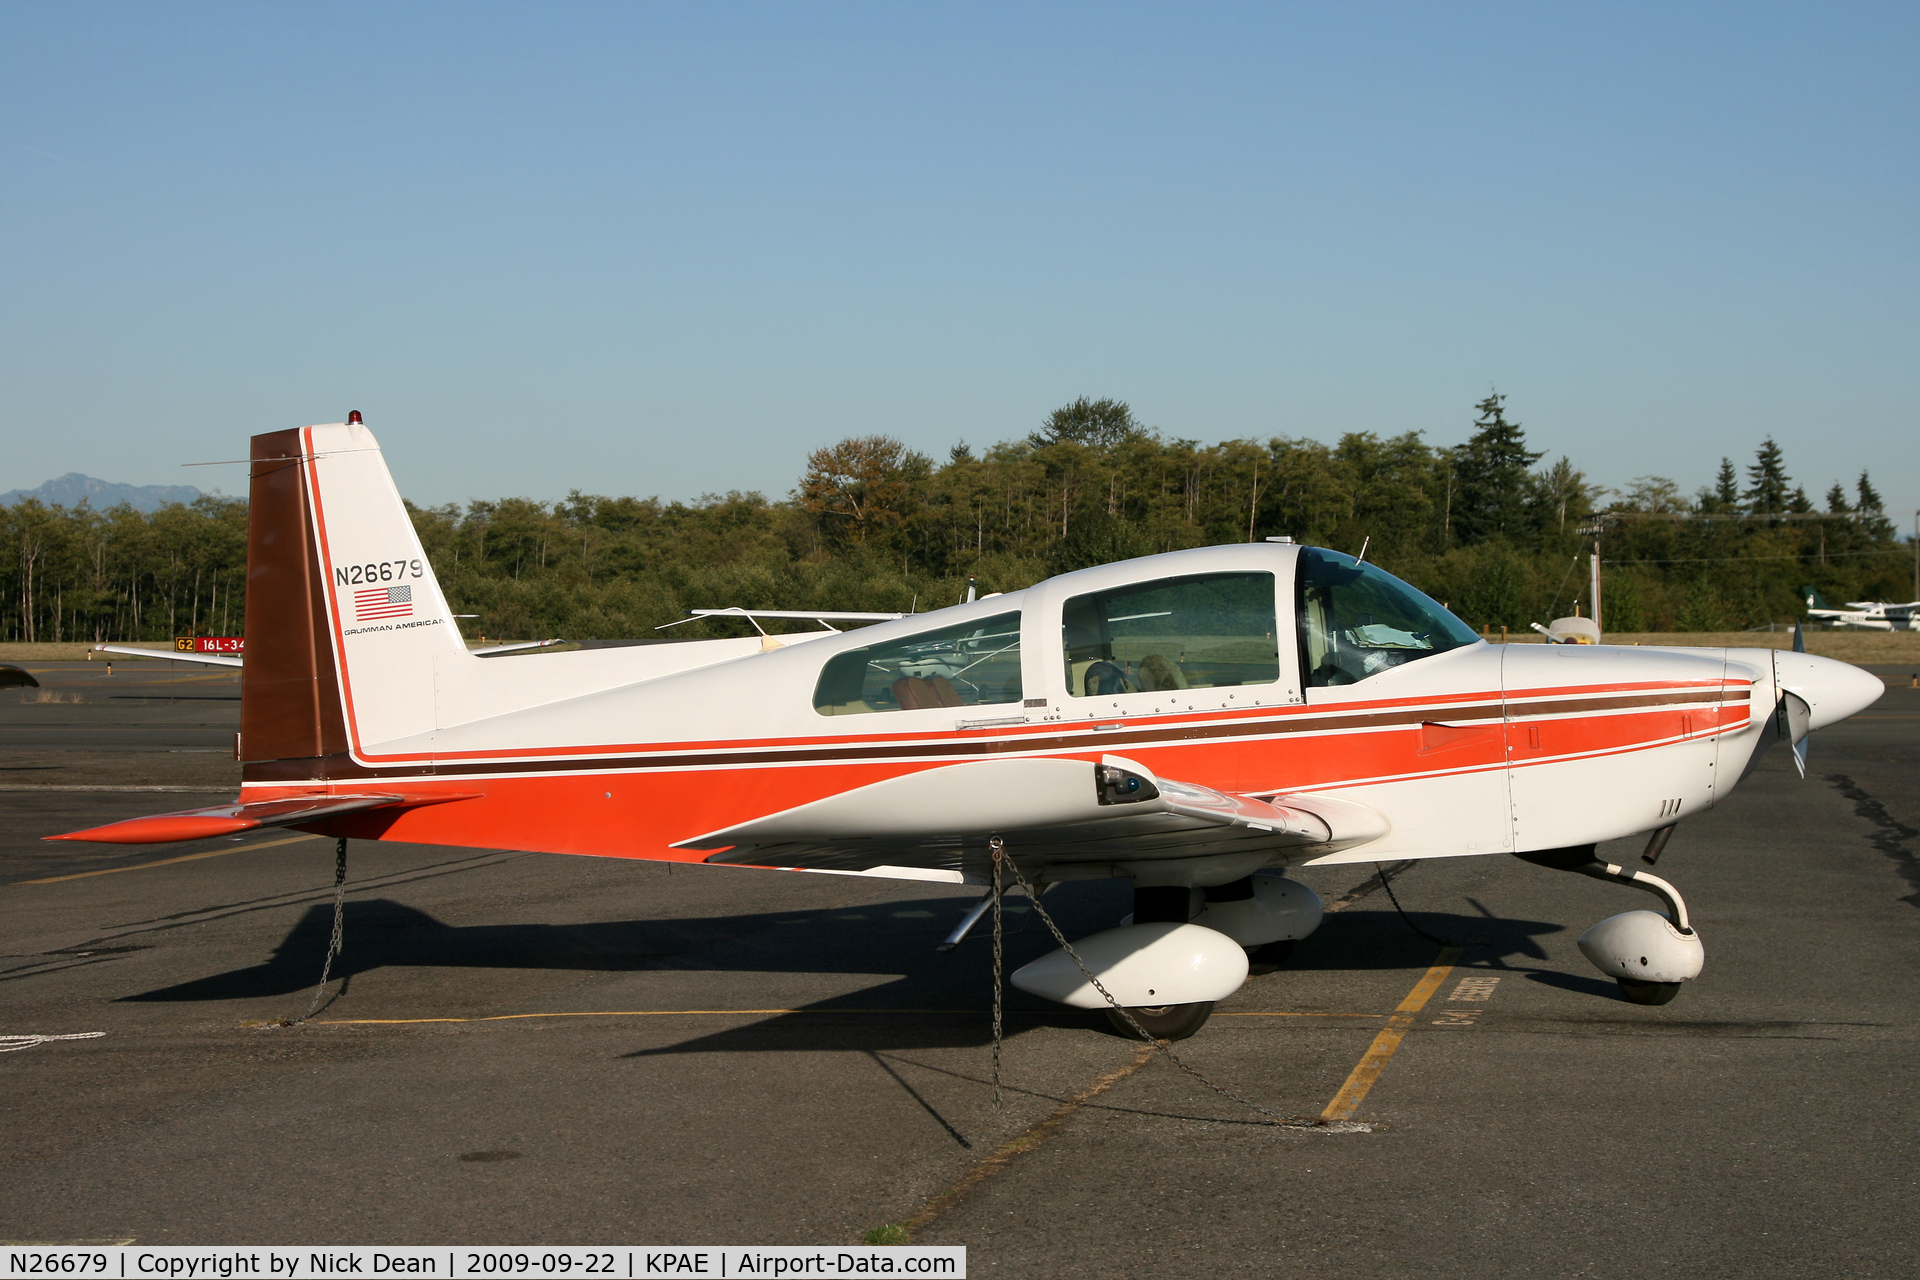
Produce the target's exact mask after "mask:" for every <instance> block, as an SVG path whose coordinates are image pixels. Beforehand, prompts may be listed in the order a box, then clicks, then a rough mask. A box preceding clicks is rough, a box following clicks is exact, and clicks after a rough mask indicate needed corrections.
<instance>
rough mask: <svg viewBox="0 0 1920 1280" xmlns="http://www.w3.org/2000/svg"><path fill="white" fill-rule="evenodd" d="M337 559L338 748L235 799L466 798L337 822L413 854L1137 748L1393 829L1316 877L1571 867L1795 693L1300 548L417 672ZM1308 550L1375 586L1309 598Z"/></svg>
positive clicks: (633, 838) (1245, 549) (1104, 569)
mask: <svg viewBox="0 0 1920 1280" xmlns="http://www.w3.org/2000/svg"><path fill="white" fill-rule="evenodd" d="M321 543H322V546H323V547H330V546H331V545H333V544H331V543H330V542H329V540H328V539H327V538H326V537H325V536H324V535H323V536H322V539H321ZM323 554H327V555H329V557H330V558H329V559H328V562H327V563H326V564H324V565H323V566H322V567H323V570H324V573H325V576H326V580H327V582H328V583H329V588H328V590H329V596H328V609H329V630H330V631H331V633H332V634H331V636H330V639H331V640H332V642H333V645H334V647H335V651H336V652H335V656H336V660H337V662H338V665H339V672H340V679H341V683H342V685H343V694H342V697H343V699H344V701H345V704H346V710H347V717H346V718H347V722H348V723H347V730H348V737H349V740H350V741H349V745H348V749H347V750H346V751H343V752H335V753H332V754H331V755H328V756H325V757H318V758H314V759H310V760H282V761H268V762H254V763H250V764H249V765H248V767H247V770H246V774H247V779H246V783H245V789H244V796H243V798H244V799H247V800H261V799H268V798H273V797H276V796H280V795H296V794H311V793H312V792H313V791H314V790H315V789H316V788H325V789H328V790H337V791H349V790H368V789H385V788H403V789H404V790H405V791H406V792H408V793H409V794H417V793H422V792H434V791H445V792H447V793H449V794H455V793H457V794H461V795H466V796H471V797H473V798H472V799H468V800H464V801H462V802H461V803H458V804H446V805H437V806H432V807H425V808H415V809H410V810H408V811H405V812H402V813H399V814H397V815H384V816H380V817H377V818H375V817H371V816H366V817H361V818H357V819H350V820H346V821H347V824H348V826H349V827H350V828H351V829H352V830H353V834H356V835H363V836H372V837H376V838H386V839H395V840H409V841H422V842H436V843H449V844H461V845H479V846H483V847H503V848H523V849H545V850H551V851H554V852H571V853H585V854H599V855H608V856H619V857H638V858H656V859H672V860H682V861H695V860H700V859H702V858H704V857H705V856H706V855H705V854H704V853H702V852H700V851H698V850H695V849H688V848H676V847H675V846H676V845H679V844H682V843H683V842H685V841H688V840H690V839H692V838H694V837H697V836H699V835H701V834H702V833H705V832H712V831H716V830H723V829H726V828H729V827H731V826H735V825H738V824H740V823H744V822H748V821H751V820H753V819H755V818H757V817H760V816H763V815H766V814H771V813H777V812H779V811H782V810H785V809H790V808H793V807H795V806H798V805H802V804H807V803H810V802H812V801H816V800H819V799H822V798H824V797H828V796H833V795H837V794H840V793H842V792H846V791H849V790H851V789H853V788H857V787H861V786H865V785H867V784H870V783H875V782H880V781H884V780H886V779H888V778H893V777H897V776H900V775H902V774H907V773H913V772H918V771H922V770H927V769H937V768H940V767H943V766H947V765H951V764H956V763H962V762H966V761H971V760H983V759H1006V758H1010V757H1019V756H1049V757H1067V758H1077V759H1085V760H1092V761H1098V760H1100V759H1101V758H1102V757H1105V756H1109V755H1119V756H1123V757H1125V758H1127V759H1131V760H1135V761H1138V762H1140V763H1142V764H1145V765H1146V766H1147V767H1149V768H1150V769H1152V770H1153V771H1154V772H1156V773H1157V774H1159V775H1160V776H1162V777H1166V778H1177V779H1180V780H1183V781H1186V782H1191V783H1197V784H1200V785H1203V786H1206V787H1211V788H1214V789H1217V790H1220V791H1225V792H1229V793H1235V794H1240V795H1249V796H1272V795H1313V794H1319V795H1328V796H1337V797H1341V798H1345V799H1348V800H1351V801H1356V802H1358V803H1360V804H1364V805H1366V806H1369V807H1371V808H1372V809H1374V810H1376V811H1378V812H1379V813H1380V814H1382V815H1384V817H1385V818H1386V820H1387V826H1388V830H1387V832H1386V834H1384V835H1383V836H1381V837H1379V838H1378V839H1377V840H1373V841H1371V842H1370V843H1368V844H1366V845H1364V846H1362V847H1360V848H1354V849H1345V850H1340V851H1336V852H1332V853H1328V854H1325V855H1323V856H1322V857H1320V858H1318V859H1317V860H1319V861H1373V860H1377V859H1380V858H1389V857H1446V856H1471V855H1475V854H1485V853H1496V852H1514V851H1522V850H1536V849H1543V848H1557V847H1562V846H1567V845H1578V844H1589V843H1593V842H1595V841H1600V840H1607V839H1612V838H1616V837H1619V836H1625V835H1629V834H1632V833H1634V832H1637V831H1644V830H1648V829H1651V828H1653V827H1657V826H1661V825H1664V824H1666V823H1668V822H1672V821H1674V820H1676V819H1679V818H1683V817H1685V816H1687V815H1688V814H1691V813H1695V812H1698V811H1700V810H1702V809H1704V808H1707V807H1708V806H1710V805H1712V804H1713V803H1715V801H1716V800H1717V799H1718V798H1719V797H1720V796H1721V795H1723V794H1724V793H1725V792H1726V791H1727V790H1728V789H1729V788H1730V787H1731V786H1732V785H1733V783H1734V782H1735V781H1736V780H1737V779H1738V778H1739V776H1740V774H1741V773H1742V771H1743V770H1744V769H1745V768H1746V766H1747V764H1748V762H1749V760H1750V759H1751V757H1752V756H1753V755H1754V753H1755V751H1756V750H1757V749H1758V747H1759V746H1760V745H1761V744H1762V742H1763V741H1764V740H1765V737H1766V734H1767V733H1768V732H1769V726H1770V720H1771V716H1772V713H1773V709H1774V706H1775V703H1776V701H1777V697H1778V691H1777V688H1776V685H1777V683H1778V682H1777V681H1776V678H1775V672H1774V669H1773V663H1772V662H1771V661H1769V658H1768V655H1767V654H1766V652H1765V651H1751V650H1732V651H1728V650H1656V649H1629V648H1617V647H1607V646H1555V645H1489V644H1486V643H1485V642H1483V641H1481V640H1479V639H1478V638H1476V637H1472V634H1471V632H1467V631H1466V629H1465V628H1464V626H1462V624H1460V623H1459V622H1458V620H1457V619H1453V618H1452V617H1451V615H1446V616H1445V618H1444V619H1437V618H1434V619H1426V620H1421V619H1422V618H1425V615H1420V616H1419V617H1416V615H1415V612H1409V610H1414V611H1416V612H1417V610H1418V609H1425V608H1427V607H1429V606H1430V607H1431V610H1440V606H1438V605H1435V604H1433V602H1432V601H1428V600H1426V599H1425V597H1420V596H1419V595H1418V593H1417V592H1412V591H1411V589H1410V588H1405V587H1404V584H1398V583H1397V580H1393V579H1391V578H1390V577H1389V576H1388V575H1385V574H1382V573H1380V572H1379V571H1378V570H1375V569H1373V568H1372V567H1371V566H1366V567H1364V568H1362V569H1360V570H1358V571H1352V570H1350V569H1349V567H1348V566H1351V565H1352V564H1353V562H1351V561H1348V560H1345V558H1343V557H1336V556H1333V554H1332V553H1327V552H1320V551H1315V550H1313V549H1310V548H1302V547H1299V546H1294V545H1290V544H1270V543H1259V544H1249V545H1244V546H1226V547H1211V548H1201V549H1196V550H1190V551H1179V552H1172V553H1168V554H1165V555H1159V556H1151V557H1146V558H1143V559H1139V560H1132V561H1126V562H1123V563H1119V564H1112V565H1105V566H1101V567H1099V568H1094V569H1086V570H1082V571H1079V572H1076V573H1070V574H1066V575H1062V576H1060V577H1057V578H1053V579H1049V580H1047V581H1045V582H1042V583H1040V584H1038V585H1036V586H1034V587H1031V588H1028V589H1026V590H1024V591H1018V592H1012V593H1008V594H1006V595H1000V596H994V597H989V598H987V599H983V600H979V601H976V602H974V603H971V604H966V605H961V606H956V607H954V608H949V609H943V610H939V611H936V612H933V613H928V614H920V615H913V616H910V617H906V618H902V619H899V620H897V621H894V622H886V623H881V624H878V625H875V626H871V627H865V628H861V629H859V630H856V631H851V632H846V633H814V634H811V635H804V636H788V637H781V638H780V642H779V643H777V644H776V643H774V642H763V641H760V640H757V639H752V640H745V641H695V642H688V643H685V644H675V645H662V646H653V647H648V648H644V649H637V650H611V651H605V650H603V651H596V652H592V653H561V654H543V655H538V656H527V657H515V658H499V659H490V660H481V659H474V658H471V657H469V656H468V655H466V654H464V653H463V652H455V651H452V650H451V649H450V648H446V647H443V648H442V649H440V650H437V651H435V652H433V653H431V654H430V655H429V660H428V662H427V664H426V666H425V667H424V668H423V667H421V666H419V665H418V664H417V662H416V664H415V665H413V666H411V667H409V666H407V665H406V664H405V663H403V662H396V661H395V660H394V659H393V658H392V657H391V656H390V655H387V654H385V653H383V652H382V651H381V650H380V648H379V647H378V646H379V643H380V642H381V638H380V637H379V636H377V635H371V634H361V635H356V634H354V628H353V627H352V626H351V624H350V623H348V622H344V621H343V617H344V610H345V608H346V606H345V604H344V601H345V599H346V598H347V596H348V592H347V591H346V589H345V588H341V589H338V590H336V589H335V588H334V586H333V585H332V584H333V579H334V578H335V577H336V576H338V564H336V563H335V562H334V558H333V557H332V556H331V552H324V553H323ZM1303 554H1305V555H1306V556H1308V557H1309V558H1310V559H1311V561H1312V563H1314V564H1316V565H1319V566H1321V568H1319V569H1316V570H1315V572H1318V573H1322V574H1323V575H1324V573H1325V572H1328V570H1327V568H1326V566H1329V565H1330V566H1333V569H1332V571H1333V572H1335V573H1336V576H1337V575H1338V574H1346V573H1349V572H1357V573H1358V575H1359V576H1356V577H1354V578H1353V579H1352V583H1353V585H1351V586H1350V587H1335V588H1333V589H1331V591H1327V590H1321V589H1320V588H1317V587H1314V588H1309V587H1308V586H1307V585H1306V584H1305V583H1304V582H1303V581H1300V580H1297V578H1298V576H1299V570H1300V565H1301V558H1302V556H1303ZM362 558H367V559H369V560H370V559H371V558H370V557H356V556H355V555H353V554H351V553H349V554H347V555H344V556H339V557H337V559H338V560H339V562H340V563H356V562H358V561H359V559H362ZM429 581H430V580H429ZM1195 584H1198V585H1195ZM1383 584H1385V585H1383ZM1391 587H1398V588H1399V589H1401V590H1403V591H1406V592H1407V593H1408V595H1409V597H1411V598H1415V600H1414V603H1413V604H1408V603H1407V602H1406V601H1403V600H1398V599H1392V600H1390V599H1388V598H1387V596H1386V595H1381V594H1380V593H1381V592H1383V591H1384V592H1388V594H1389V595H1390V594H1391V589H1390V588H1391ZM1343 590H1344V591H1347V592H1348V595H1347V596H1342V595H1340V592H1341V591H1343ZM1366 592H1371V593H1373V594H1364V593H1366ZM1316 593H1317V594H1316ZM1354 593H1361V594H1354ZM435 594H436V595H437V589H435ZM1130 602H1131V603H1130ZM1420 602H1424V603H1420ZM441 607H442V608H443V607H444V606H443V605H442V606H441ZM1440 612H1442V613H1444V610H1440ZM1409 618H1414V619H1415V620H1413V621H1409V620H1408V619H1409ZM1422 627H1425V628H1426V630H1424V631H1423V630H1420V629H1419V628H1422ZM449 633H450V629H449ZM1463 633H1464V634H1463ZM1812 661H1815V662H1819V661H1821V660H1818V659H1815V660H1812ZM1832 665H1833V666H1835V667H1839V666H1841V664H1832ZM1844 670H1847V671H1852V670H1853V669H1852V668H1844ZM876 672H878V674H877V675H876V674H875V673H876ZM1875 683H1876V690H1877V682H1875ZM562 818H564V821H562V820H559V819H562ZM1110 873H1112V872H1108V871H1102V870H1099V869H1097V868H1093V867H1088V868H1082V869H1080V870H1079V871H1077V872H1075V871H1070V870H1068V869H1062V871H1061V874H1059V875H1057V876H1056V877H1055V878H1070V876H1071V875H1072V874H1110Z"/></svg>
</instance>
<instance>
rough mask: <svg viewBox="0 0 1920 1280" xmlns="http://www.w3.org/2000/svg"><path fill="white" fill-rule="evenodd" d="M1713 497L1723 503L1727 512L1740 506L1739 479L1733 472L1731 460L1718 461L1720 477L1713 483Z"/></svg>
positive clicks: (1737, 474)
mask: <svg viewBox="0 0 1920 1280" xmlns="http://www.w3.org/2000/svg"><path fill="white" fill-rule="evenodd" d="M1713 496H1714V497H1715V498H1717V499H1719V500H1720V501H1721V502H1722V503H1724V504H1725V509H1726V510H1728V511H1731V510H1733V509H1734V508H1735V507H1737V506H1739V505H1740V477H1739V473H1738V472H1736V471H1735V470H1734V467H1733V459H1732V458H1722V459H1720V476H1719V478H1718V479H1717V480H1715V481H1714V485H1713Z"/></svg>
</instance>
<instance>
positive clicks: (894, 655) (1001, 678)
mask: <svg viewBox="0 0 1920 1280" xmlns="http://www.w3.org/2000/svg"><path fill="white" fill-rule="evenodd" d="M1024 696H1025V695H1024V694H1023V693H1022V692H1021V688H1020V615H1019V614H1018V613H1002V614H997V615H995V616H994V617H991V618H986V619H983V620H980V621H977V622H968V623H963V624H962V625H960V626H954V627H942V628H941V629H940V630H938V631H923V632H921V633H920V634H919V635H916V636H908V637H906V638H905V639H901V640H889V641H887V642H886V643H884V644H875V645H868V646H867V647H865V648H863V649H849V650H847V651H846V652H845V653H841V654H835V655H834V656H833V657H832V658H830V659H828V661H827V665H826V667H825V668H824V669H823V670H822V671H821V672H820V682H819V683H818V684H816V685H815V686H814V687H813V709H814V710H815V711H818V712H819V713H820V714H821V715H823V716H856V715H864V714H866V713H868V712H872V711H927V710H931V709H934V708H938V707H978V706H984V705H987V704H990V703H1000V702H1019V701H1021V700H1022V698H1023V697H1024Z"/></svg>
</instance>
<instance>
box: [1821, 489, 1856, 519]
mask: <svg viewBox="0 0 1920 1280" xmlns="http://www.w3.org/2000/svg"><path fill="white" fill-rule="evenodd" d="M1827 510H1828V511H1831V512H1833V513H1834V514H1835V515H1845V514H1846V513H1847V512H1849V511H1851V510H1853V504H1852V503H1850V502H1848V501H1847V491H1846V490H1845V489H1843V488H1841V487H1840V482H1839V481H1838V480H1835V481H1834V482H1833V488H1831V489H1829V490H1827Z"/></svg>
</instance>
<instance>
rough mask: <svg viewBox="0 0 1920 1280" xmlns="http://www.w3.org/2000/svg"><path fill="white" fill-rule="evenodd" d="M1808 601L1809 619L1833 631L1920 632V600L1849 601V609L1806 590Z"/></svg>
mask: <svg viewBox="0 0 1920 1280" xmlns="http://www.w3.org/2000/svg"><path fill="white" fill-rule="evenodd" d="M1800 594H1801V595H1803V596H1805V597H1806V599H1807V617H1808V618H1809V619H1811V620H1812V621H1814V622H1824V623H1826V624H1827V625H1828V626H1830V627H1852V628H1855V629H1857V630H1860V631H1920V600H1910V601H1908V602H1907V603H1906V604H1888V603H1887V602H1886V601H1884V600H1849V601H1847V604H1846V607H1845V608H1835V607H1834V604H1833V602H1832V601H1830V600H1828V599H1827V598H1826V597H1825V596H1823V595H1821V594H1820V593H1819V592H1818V591H1816V590H1814V589H1813V588H1812V587H1802V588H1801V590H1800Z"/></svg>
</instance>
